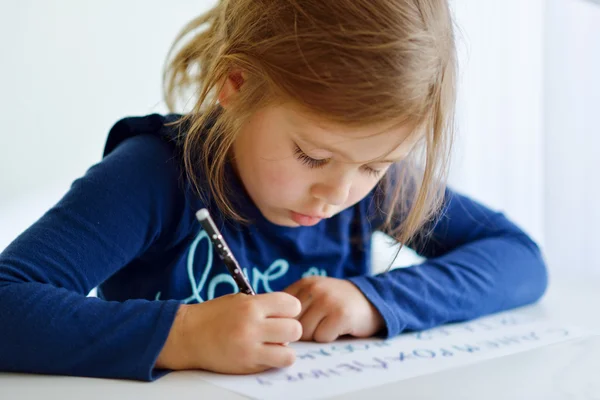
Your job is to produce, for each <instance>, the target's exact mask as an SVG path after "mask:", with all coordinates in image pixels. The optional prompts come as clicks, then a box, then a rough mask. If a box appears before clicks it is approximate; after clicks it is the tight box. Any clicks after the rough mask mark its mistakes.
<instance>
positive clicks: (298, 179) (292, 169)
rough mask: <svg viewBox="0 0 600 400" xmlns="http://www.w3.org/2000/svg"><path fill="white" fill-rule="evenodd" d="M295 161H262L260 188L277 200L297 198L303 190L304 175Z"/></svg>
mask: <svg viewBox="0 0 600 400" xmlns="http://www.w3.org/2000/svg"><path fill="white" fill-rule="evenodd" d="M295 164H297V163H296V162H295V160H293V159H291V160H287V159H286V160H280V161H264V162H262V163H261V166H260V171H258V172H259V174H260V181H261V186H262V187H263V188H265V189H266V191H268V192H270V193H271V194H272V195H273V196H274V197H277V198H286V197H287V198H290V197H296V198H297V197H298V196H299V194H300V193H301V192H302V191H303V190H305V179H304V178H303V177H304V174H303V173H302V172H303V171H301V170H300V169H299V168H298V166H297V165H295Z"/></svg>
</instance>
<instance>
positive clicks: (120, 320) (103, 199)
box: [0, 135, 185, 380]
mask: <svg viewBox="0 0 600 400" xmlns="http://www.w3.org/2000/svg"><path fill="white" fill-rule="evenodd" d="M177 171H178V170H177V167H176V165H175V160H173V153H172V151H171V149H170V147H169V145H168V144H167V143H166V142H163V141H162V140H161V139H160V138H159V137H158V136H150V135H141V136H136V137H133V138H131V139H128V140H126V141H124V142H123V143H122V144H121V145H120V146H118V147H117V148H116V149H115V150H114V151H113V152H111V153H110V154H109V155H108V156H107V157H106V158H105V159H104V160H103V161H102V162H100V163H99V164H97V165H95V166H93V167H92V168H90V169H89V170H88V171H87V173H86V174H85V176H84V177H82V178H80V179H78V180H76V181H75V182H74V183H73V185H72V187H71V188H70V190H69V192H68V193H67V194H66V195H65V196H64V197H63V198H62V199H61V200H60V202H59V203H58V204H56V205H55V206H54V207H53V208H52V209H50V210H49V211H48V212H47V213H46V214H45V215H43V216H42V217H41V218H40V219H39V220H38V221H37V222H36V223H35V224H33V225H32V226H31V227H29V228H28V229H27V230H26V231H25V232H23V233H22V234H21V235H20V236H19V237H18V238H17V239H16V240H14V241H13V242H12V243H11V244H10V245H9V246H8V247H7V248H6V249H5V250H4V251H3V252H2V253H1V254H0V322H1V324H2V327H1V329H0V371H15V372H32V373H47V374H66V375H79V376H92V377H112V378H128V379H138V380H152V379H156V378H157V377H158V376H160V375H161V374H162V372H161V371H157V370H153V365H154V362H155V360H156V358H157V356H158V354H159V352H160V350H161V348H162V346H163V343H164V342H165V340H166V338H167V336H168V334H169V330H170V328H171V325H172V323H173V320H174V318H175V315H176V313H177V310H178V307H179V302H177V301H174V300H171V301H147V300H130V301H126V302H124V303H120V302H111V301H103V300H101V299H98V298H92V297H86V295H87V294H88V293H89V292H90V290H91V289H93V288H94V287H95V286H97V285H98V284H99V283H101V282H103V281H104V280H106V279H107V278H108V277H110V276H111V275H112V274H114V273H115V272H116V271H118V270H119V269H120V268H122V267H124V266H125V265H126V264H127V263H129V262H130V261H131V260H132V259H134V258H136V257H137V256H139V255H141V254H142V253H144V252H145V251H146V250H148V249H149V248H150V247H151V246H153V245H159V246H160V245H163V244H164V243H162V242H163V241H165V240H171V238H168V237H167V236H169V235H168V234H169V233H172V232H173V230H174V224H175V223H176V221H179V219H180V218H178V216H176V215H175V213H181V212H182V211H181V210H182V209H184V204H183V202H184V197H185V196H184V195H183V194H182V192H181V191H180V190H179V189H178V187H177V178H178V172H177ZM179 217H180V216H179ZM161 234H162V235H161Z"/></svg>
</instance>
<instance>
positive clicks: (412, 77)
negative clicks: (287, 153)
mask: <svg viewBox="0 0 600 400" xmlns="http://www.w3.org/2000/svg"><path fill="white" fill-rule="evenodd" d="M455 52H456V50H455V42H454V33H453V23H452V17H451V12H450V9H449V5H448V2H447V0H221V1H219V2H218V3H217V4H216V5H215V6H214V8H212V9H211V10H209V11H208V12H206V13H205V14H203V15H201V16H199V17H197V18H195V19H194V20H192V21H191V22H189V23H188V24H187V25H186V26H185V27H184V28H183V30H182V31H181V32H180V34H179V35H178V36H177V38H176V39H175V41H174V43H173V45H172V47H171V49H170V51H169V56H168V57H167V61H166V64H165V70H164V95H165V102H166V104H167V106H168V108H169V110H170V111H174V110H176V107H177V104H176V101H177V99H178V98H182V99H186V98H189V96H192V98H193V99H194V102H193V110H192V111H191V112H190V113H188V114H186V115H184V116H183V117H182V119H181V120H180V121H179V122H188V124H187V127H186V132H184V133H183V135H184V136H183V143H184V144H183V158H184V163H185V170H186V172H187V175H188V177H189V179H190V180H191V181H192V183H193V184H194V186H195V188H196V190H197V191H198V193H199V194H202V192H203V191H205V190H206V188H200V187H199V185H200V182H199V179H198V176H204V177H205V179H206V181H207V182H208V184H209V186H210V194H211V196H213V198H214V199H215V201H216V204H217V206H218V207H219V209H220V210H221V212H223V213H224V214H225V215H226V216H228V217H231V218H234V219H236V220H239V221H245V219H244V217H243V216H242V215H240V214H239V213H238V211H237V210H235V207H233V206H232V204H231V203H230V201H229V200H228V198H229V195H230V193H228V184H227V181H226V175H225V165H226V163H227V161H228V157H229V154H230V150H231V148H232V144H233V143H234V141H235V138H236V134H237V132H238V131H239V127H240V126H241V125H242V124H243V123H244V121H245V120H246V119H247V118H248V117H249V116H251V115H252V114H253V113H255V112H256V111H258V110H259V109H261V108H263V107H265V106H268V105H273V104H275V103H284V102H291V103H293V104H296V105H298V106H300V107H302V108H303V109H304V110H305V111H307V112H308V113H310V114H312V115H314V116H317V117H322V118H324V119H326V120H328V121H331V122H333V123H342V124H346V125H347V126H368V125H369V124H374V123H381V122H397V123H407V124H411V125H412V126H414V127H415V132H417V131H418V132H419V134H420V135H421V138H420V145H419V146H418V147H417V148H416V150H415V151H414V152H412V153H411V155H410V156H409V157H408V158H407V159H406V160H403V161H402V162H401V167H400V168H395V169H390V171H396V172H395V173H393V174H392V173H391V172H390V173H388V174H386V176H385V177H384V178H383V179H382V181H381V182H380V184H379V188H380V189H381V191H382V192H383V193H385V196H384V199H385V200H384V201H383V202H381V203H379V204H378V206H379V207H380V208H382V207H385V210H383V211H384V213H385V214H384V215H385V222H384V225H383V226H381V227H378V228H380V229H381V230H382V231H384V232H386V233H388V234H389V235H391V236H393V237H394V238H395V239H397V240H398V241H399V242H400V243H401V244H405V243H407V242H409V241H410V240H411V239H413V238H414V237H415V235H416V233H417V232H418V231H419V230H420V229H421V228H422V227H423V226H424V225H425V223H426V222H427V221H428V220H430V219H431V218H432V217H433V216H434V214H435V213H436V211H437V210H439V206H440V205H441V201H442V194H443V187H444V184H443V182H444V181H445V174H446V170H447V163H448V159H449V152H450V147H451V142H452V136H453V115H454V103H455V96H456V93H455V92H456V89H455V80H456V55H455ZM234 70H241V71H244V73H245V80H244V83H243V87H242V89H241V90H240V91H239V94H238V96H236V99H235V101H234V102H233V103H232V104H231V105H228V107H227V109H226V110H224V109H223V108H222V107H220V106H219V104H218V101H217V97H218V93H219V92H220V90H221V88H222V85H223V82H224V81H225V79H226V78H227V77H228V76H229V75H230V74H231V72H232V71H234ZM209 120H212V121H213V123H211V124H210V126H209V127H208V128H206V122H207V121H209ZM423 164H424V165H423ZM199 171H201V172H200V173H199Z"/></svg>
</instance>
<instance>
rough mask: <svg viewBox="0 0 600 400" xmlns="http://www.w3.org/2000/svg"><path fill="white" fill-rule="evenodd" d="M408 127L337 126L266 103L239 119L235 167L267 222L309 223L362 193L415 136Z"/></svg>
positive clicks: (347, 203) (286, 224)
mask: <svg viewBox="0 0 600 400" xmlns="http://www.w3.org/2000/svg"><path fill="white" fill-rule="evenodd" d="M411 133H412V132H411V130H410V129H409V128H407V127H399V126H390V125H387V126H385V125H380V126H372V127H370V128H351V129H348V128H344V127H341V126H333V125H331V124H326V123H324V122H322V121H317V120H315V119H311V118H309V117H308V116H307V115H304V114H301V113H300V112H299V111H297V110H296V109H294V108H292V107H291V106H276V107H275V106H273V107H267V108H265V109H263V110H261V111H259V112H257V113H256V114H254V115H253V116H252V117H250V119H249V121H248V123H246V124H245V125H244V127H243V128H242V131H241V132H240V134H239V136H238V137H237V138H236V141H235V143H234V146H233V152H234V156H235V161H234V163H235V167H236V170H237V172H238V174H239V177H240V179H241V181H242V183H243V185H244V187H245V188H246V190H247V191H248V194H249V195H250V197H251V198H252V200H253V201H254V203H255V205H256V206H257V207H258V209H259V210H260V211H261V213H262V214H263V215H264V217H265V218H266V219H267V220H269V221H270V222H272V223H274V224H277V225H282V226H288V227H297V226H310V225H315V224H317V223H319V221H321V220H322V219H324V218H330V217H332V216H333V215H335V214H337V213H339V212H340V211H342V210H344V209H345V208H347V207H350V206H352V205H354V204H355V203H357V202H359V201H360V200H361V199H362V198H364V197H365V196H366V195H367V194H368V193H369V192H370V191H371V190H372V189H373V187H374V186H375V185H376V184H377V182H378V181H379V180H380V179H381V177H383V175H384V173H385V172H386V170H387V169H388V168H389V167H390V165H391V164H392V163H393V162H396V161H399V160H401V159H402V158H403V157H405V156H406V154H407V153H408V152H409V151H410V149H411V148H412V147H413V146H414V144H415V142H416V136H417V135H411Z"/></svg>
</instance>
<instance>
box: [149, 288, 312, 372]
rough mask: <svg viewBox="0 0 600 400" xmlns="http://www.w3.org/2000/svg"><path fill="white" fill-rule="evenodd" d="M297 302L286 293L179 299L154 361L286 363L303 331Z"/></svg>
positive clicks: (170, 364) (235, 368) (250, 366)
mask: <svg viewBox="0 0 600 400" xmlns="http://www.w3.org/2000/svg"><path fill="white" fill-rule="evenodd" d="M300 310H301V306H300V302H299V301H298V300H297V299H296V298H294V297H292V296H290V295H288V294H287V293H283V292H278V293H267V294H259V295H256V296H248V295H245V294H240V293H238V294H232V295H226V296H222V297H218V298H216V299H214V300H210V301H206V302H204V303H200V304H190V305H181V306H180V308H179V312H178V313H177V317H176V318H175V322H174V324H173V326H172V328H171V331H170V333H169V337H168V338H167V341H166V343H165V345H164V347H163V349H162V351H161V353H160V354H159V356H158V359H157V362H156V367H157V368H166V369H174V370H181V369H204V370H208V371H214V372H220V373H225V374H250V373H256V372H261V371H264V370H267V369H270V368H282V367H287V366H290V365H291V364H293V363H294V361H295V359H296V354H295V352H294V350H293V349H292V348H291V347H288V346H285V345H282V344H285V343H288V342H295V341H297V340H299V339H300V336H301V335H302V325H301V324H300V323H299V322H298V320H296V319H294V317H296V316H297V315H298V313H299V312H300Z"/></svg>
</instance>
